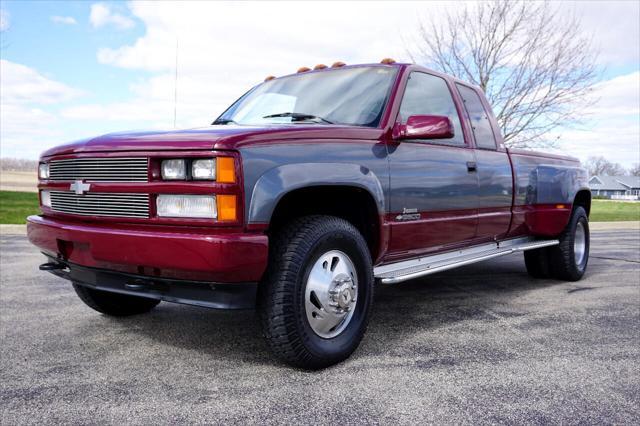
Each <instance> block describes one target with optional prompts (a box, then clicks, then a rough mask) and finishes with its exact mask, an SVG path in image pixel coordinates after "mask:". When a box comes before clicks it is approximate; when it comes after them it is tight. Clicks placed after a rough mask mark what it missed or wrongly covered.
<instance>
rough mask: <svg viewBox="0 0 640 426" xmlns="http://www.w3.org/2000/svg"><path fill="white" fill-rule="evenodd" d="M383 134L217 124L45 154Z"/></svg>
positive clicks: (112, 136) (110, 138) (101, 139)
mask: <svg viewBox="0 0 640 426" xmlns="http://www.w3.org/2000/svg"><path fill="white" fill-rule="evenodd" d="M381 136H382V130H381V129H377V128H375V129H373V128H367V127H355V126H333V125H329V126H328V125H320V124H313V125H303V124H292V125H271V126H235V125H217V126H209V127H202V128H196V129H187V130H165V131H138V132H121V133H109V134H106V135H102V136H98V137H95V138H88V139H82V140H79V141H76V142H73V143H70V144H66V145H60V146H57V147H54V148H51V149H49V150H47V151H45V152H44V153H43V154H42V156H43V157H49V156H52V155H65V154H74V153H83V152H114V151H158V150H212V149H219V150H225V149H237V148H240V147H241V146H242V145H246V144H256V143H265V142H270V143H273V142H281V141H287V140H292V139H296V140H310V139H324V140H326V139H369V140H377V139H380V137H381Z"/></svg>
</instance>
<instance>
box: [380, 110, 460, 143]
mask: <svg viewBox="0 0 640 426" xmlns="http://www.w3.org/2000/svg"><path fill="white" fill-rule="evenodd" d="M393 130H394V131H393V137H394V139H451V138H452V137H453V136H454V130H453V124H452V123H451V120H450V119H449V117H447V116H444V115H412V116H411V117H409V119H408V120H407V124H400V123H397V124H396V127H395V128H394V129H393Z"/></svg>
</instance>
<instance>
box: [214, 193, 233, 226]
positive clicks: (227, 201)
mask: <svg viewBox="0 0 640 426" xmlns="http://www.w3.org/2000/svg"><path fill="white" fill-rule="evenodd" d="M216 203H217V206H216V207H217V208H218V220H236V219H237V215H236V208H237V206H236V196H235V195H224V194H218V195H216Z"/></svg>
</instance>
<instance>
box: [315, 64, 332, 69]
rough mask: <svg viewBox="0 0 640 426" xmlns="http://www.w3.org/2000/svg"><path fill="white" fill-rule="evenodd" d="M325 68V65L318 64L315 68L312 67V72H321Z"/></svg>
mask: <svg viewBox="0 0 640 426" xmlns="http://www.w3.org/2000/svg"><path fill="white" fill-rule="evenodd" d="M325 68H328V67H327V66H326V65H325V64H318V65H316V66H315V67H313V69H314V70H323V69H325Z"/></svg>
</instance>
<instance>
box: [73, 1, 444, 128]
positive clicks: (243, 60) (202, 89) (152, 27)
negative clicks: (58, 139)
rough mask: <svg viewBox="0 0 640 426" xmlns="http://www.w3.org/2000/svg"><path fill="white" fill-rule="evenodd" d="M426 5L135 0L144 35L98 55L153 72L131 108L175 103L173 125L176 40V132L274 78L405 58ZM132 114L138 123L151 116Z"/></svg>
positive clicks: (166, 114)
mask: <svg viewBox="0 0 640 426" xmlns="http://www.w3.org/2000/svg"><path fill="white" fill-rule="evenodd" d="M425 5H426V6H424V5H420V4H417V3H412V2H408V3H402V2H398V3H394V4H391V3H376V2H372V3H369V4H367V5H366V8H365V9H366V11H365V9H363V7H364V6H363V3H359V2H351V3H349V2H345V3H335V2H319V3H311V2H308V3H301V4H300V5H296V6H295V7H293V4H292V3H279V2H270V3H246V2H191V3H189V2H180V3H172V2H156V3H131V4H129V6H130V8H131V12H132V14H133V15H134V16H135V17H136V18H138V19H140V20H141V21H142V22H143V23H144V25H145V28H146V31H145V34H144V35H143V36H142V37H140V38H138V39H137V40H136V41H135V42H133V43H132V44H129V45H124V46H121V47H119V48H115V49H114V48H103V49H100V50H99V51H98V55H97V58H98V61H99V62H100V63H103V64H108V65H113V66H116V67H120V68H125V69H136V70H145V71H149V72H151V73H152V75H151V77H148V78H145V79H142V80H140V81H137V82H136V83H135V84H133V85H131V91H132V93H133V94H134V98H133V99H132V100H131V101H130V103H131V104H132V105H137V104H141V103H143V104H146V105H148V106H151V105H155V104H159V105H165V104H167V105H169V106H170V107H169V108H164V107H160V108H158V109H157V111H158V112H162V115H158V116H156V120H158V121H159V122H161V123H165V124H169V125H172V124H173V95H174V67H175V50H176V40H177V41H178V43H179V46H178V48H179V52H178V53H179V54H178V63H179V66H178V71H179V73H178V74H179V78H178V126H193V125H198V124H199V125H207V124H209V123H211V121H212V120H213V119H214V118H215V117H216V116H217V115H218V114H219V113H221V112H222V111H223V110H224V109H225V108H226V107H227V106H229V104H230V103H231V102H233V101H235V100H236V99H237V98H238V97H239V96H240V95H242V94H243V93H244V92H245V91H246V90H248V89H249V88H250V87H251V86H253V85H255V84H257V83H259V82H261V81H262V80H263V79H264V77H265V76H267V75H269V74H273V75H284V74H289V73H292V72H295V70H296V69H297V68H299V67H300V66H303V65H306V66H314V65H315V64H317V63H320V62H324V63H327V64H331V63H333V62H334V61H337V60H342V61H344V62H347V63H363V62H378V61H379V60H380V59H382V58H384V57H393V58H395V59H397V60H407V59H408V58H407V56H406V54H405V44H404V42H403V39H402V35H403V31H405V30H404V29H405V28H406V29H411V30H413V28H414V27H415V24H416V22H417V17H416V16H417V13H416V11H417V10H418V8H423V9H424V8H425V7H426V8H427V9H428V10H430V11H431V8H430V6H429V4H428V3H426V4H425ZM310 11H312V13H310ZM365 12H366V13H365ZM432 13H436V12H435V10H434V11H433V12H432ZM119 107H122V105H121V104H120V105H119ZM131 110H132V111H131V112H132V114H134V115H133V117H140V118H141V119H146V118H147V113H146V112H144V111H139V112H137V113H136V111H135V108H132V109H131ZM72 112H73V111H67V113H72ZM77 112H79V111H77ZM108 115H110V116H113V114H108ZM129 117H132V116H129Z"/></svg>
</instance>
